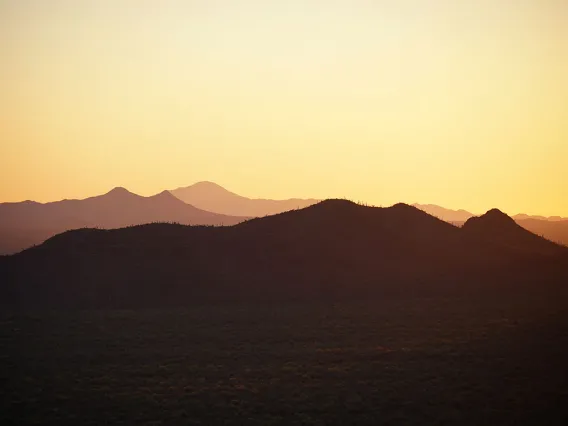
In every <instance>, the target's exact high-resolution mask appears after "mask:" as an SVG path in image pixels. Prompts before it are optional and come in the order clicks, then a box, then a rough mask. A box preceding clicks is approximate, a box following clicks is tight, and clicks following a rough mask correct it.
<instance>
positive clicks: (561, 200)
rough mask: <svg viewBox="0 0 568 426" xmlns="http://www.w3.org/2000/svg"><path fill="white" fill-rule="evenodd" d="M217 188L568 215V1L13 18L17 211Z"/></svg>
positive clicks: (42, 7)
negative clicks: (101, 197)
mask: <svg viewBox="0 0 568 426" xmlns="http://www.w3.org/2000/svg"><path fill="white" fill-rule="evenodd" d="M200 180H210V181H214V182H217V183H219V184H221V185H223V186H226V187H227V188H228V189H230V190H232V191H235V192H237V193H241V194H243V195H246V196H252V197H268V198H288V197H315V198H327V197H348V198H350V199H354V200H361V201H367V202H369V203H374V204H382V205H388V204H393V203H396V202H399V201H402V202H409V203H412V202H420V203H436V204H440V205H443V206H445V207H449V208H464V209H468V210H470V211H473V212H484V211H486V210H488V209H489V208H492V207H499V208H501V209H502V210H504V211H506V212H508V213H510V214H515V213H519V212H524V213H531V214H544V215H563V216H568V196H567V195H566V194H568V2H567V1H566V0H478V1H450V0H430V1H427V0H396V1H395V0H390V1H386V0H349V1H348V0H337V1H333V0H332V1H323V0H321V1H319V0H302V1H299V0H288V1H268V0H266V1H261V0H256V1H229V0H225V1H223V0H202V1H198V0H195V1H192V0H188V1H182V0H161V1H149V0H137V1H134V0H132V1H129V0H93V1H81V0H50V1H43V0H0V202H3V201H21V200H25V199H34V200H37V201H51V200H58V199H62V198H83V197H86V196H90V195H96V194H100V193H104V192H106V191H108V190H110V189H111V188H112V187H114V186H124V187H127V188H128V189H130V190H131V191H133V192H136V193H139V194H142V195H150V194H154V193H157V192H160V191H161V190H163V189H173V188H176V187H179V186H187V185H190V184H192V183H194V182H196V181H200Z"/></svg>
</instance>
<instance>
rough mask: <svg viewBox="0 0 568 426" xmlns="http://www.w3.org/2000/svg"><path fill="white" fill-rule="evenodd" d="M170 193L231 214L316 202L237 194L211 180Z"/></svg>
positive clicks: (263, 213)
mask: <svg viewBox="0 0 568 426" xmlns="http://www.w3.org/2000/svg"><path fill="white" fill-rule="evenodd" d="M171 193H172V194H173V195H174V196H176V197H177V198H179V199H180V200H182V201H184V202H186V203H188V204H191V205H193V206H195V207H198V208H200V209H203V210H207V211H211V212H215V213H221V214H226V215H231V216H251V217H262V216H267V215H273V214H277V213H282V212H285V211H289V210H294V209H298V208H304V207H308V206H310V205H312V204H315V203H317V202H318V200H314V199H307V200H304V199H297V198H293V199H289V200H266V199H251V198H246V197H243V196H241V195H237V194H235V193H233V192H231V191H228V190H226V189H225V188H223V187H222V186H219V185H217V184H216V183H213V182H198V183H196V184H194V185H191V186H188V187H185V188H177V189H174V190H172V191H171Z"/></svg>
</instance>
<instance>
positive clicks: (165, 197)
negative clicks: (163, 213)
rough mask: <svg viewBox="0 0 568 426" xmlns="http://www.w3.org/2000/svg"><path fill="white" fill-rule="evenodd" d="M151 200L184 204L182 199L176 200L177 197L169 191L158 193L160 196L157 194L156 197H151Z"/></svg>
mask: <svg viewBox="0 0 568 426" xmlns="http://www.w3.org/2000/svg"><path fill="white" fill-rule="evenodd" d="M150 198H153V199H155V200H164V201H166V200H174V201H176V202H183V201H181V200H180V199H178V198H176V197H175V196H174V195H173V194H172V193H171V192H170V191H168V190H165V191H162V192H160V193H158V194H156V195H153V196H151V197H150Z"/></svg>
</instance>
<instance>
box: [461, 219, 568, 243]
mask: <svg viewBox="0 0 568 426" xmlns="http://www.w3.org/2000/svg"><path fill="white" fill-rule="evenodd" d="M461 229H462V231H463V232H464V233H466V234H467V235H469V236H471V237H475V238H481V239H483V240H485V241H492V242H494V243H498V244H500V245H503V246H507V247H510V248H511V249H514V250H519V251H525V252H530V253H541V254H556V253H559V252H561V251H564V250H565V248H564V247H561V246H559V245H558V244H555V243H553V242H551V241H549V240H546V239H544V238H541V237H539V236H538V235H535V234H533V233H532V232H530V231H527V230H526V229H524V228H523V227H522V226H520V225H519V224H518V223H516V222H515V221H514V220H513V219H512V218H511V217H509V216H507V215H506V214H505V213H503V212H502V211H500V210H498V209H492V210H490V211H488V212H487V213H485V214H484V215H483V216H479V217H472V218H470V219H468V220H467V221H466V222H465V224H464V225H463V227H462V228H461Z"/></svg>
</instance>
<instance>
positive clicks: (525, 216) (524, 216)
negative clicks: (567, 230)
mask: <svg viewBox="0 0 568 426" xmlns="http://www.w3.org/2000/svg"><path fill="white" fill-rule="evenodd" d="M513 219H515V221H519V220H526V219H537V220H546V221H550V222H560V221H568V218H567V217H561V216H539V215H528V214H524V213H520V214H517V215H515V216H513Z"/></svg>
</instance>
